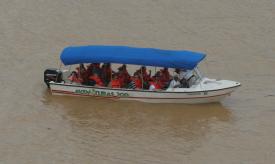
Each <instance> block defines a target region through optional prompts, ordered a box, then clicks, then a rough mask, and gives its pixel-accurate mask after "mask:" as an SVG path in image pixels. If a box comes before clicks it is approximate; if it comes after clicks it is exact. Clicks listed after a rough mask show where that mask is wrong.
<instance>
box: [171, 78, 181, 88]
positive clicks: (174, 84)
mask: <svg viewBox="0 0 275 164" xmlns="http://www.w3.org/2000/svg"><path fill="white" fill-rule="evenodd" d="M180 86H181V83H180V81H179V76H178V75H175V76H174V77H173V80H172V81H171V82H170V84H169V88H178V87H180Z"/></svg>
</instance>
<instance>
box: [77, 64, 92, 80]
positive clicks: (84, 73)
mask: <svg viewBox="0 0 275 164" xmlns="http://www.w3.org/2000/svg"><path fill="white" fill-rule="evenodd" d="M76 70H77V74H78V77H79V78H81V79H82V83H86V82H87V81H88V77H89V76H88V74H87V70H86V68H85V66H84V64H79V67H77V68H76Z"/></svg>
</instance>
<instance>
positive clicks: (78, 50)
mask: <svg viewBox="0 0 275 164" xmlns="http://www.w3.org/2000/svg"><path fill="white" fill-rule="evenodd" d="M205 56H206V55H205V54H204V53H201V52H193V51H187V50H162V49H156V48H138V47H128V46H107V45H93V46H71V47H67V48H65V49H64V50H63V51H62V53H61V55H60V59H61V61H62V63H63V65H64V66H71V65H78V64H83V63H84V64H87V63H112V64H130V65H138V66H153V67H162V68H170V69H171V68H172V69H182V70H191V71H192V74H193V75H192V76H193V77H194V80H193V83H192V84H191V85H190V86H189V87H184V88H180V87H177V88H169V87H168V88H166V89H162V90H148V89H130V88H112V87H107V86H106V87H102V86H97V85H95V86H90V85H84V84H80V83H72V82H70V81H69V80H68V75H69V74H70V73H71V72H72V71H71V70H70V69H61V67H60V68H59V69H47V70H45V72H44V81H45V83H46V84H47V86H48V87H49V89H50V91H51V93H52V94H53V95H70V96H82V97H98V98H107V99H112V100H135V101H141V102H148V103H186V104H196V103H210V102H219V101H221V100H222V99H223V98H225V97H227V96H229V95H230V94H231V93H232V92H233V91H235V90H236V89H237V88H238V87H240V86H241V84H240V83H239V82H236V81H230V80H216V79H209V78H207V77H204V76H203V75H202V74H201V73H200V71H199V69H198V67H197V65H198V64H199V63H200V62H201V61H202V60H203V59H204V58H205Z"/></svg>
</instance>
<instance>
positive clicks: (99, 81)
mask: <svg viewBox="0 0 275 164" xmlns="http://www.w3.org/2000/svg"><path fill="white" fill-rule="evenodd" d="M89 79H90V80H94V81H95V82H96V85H99V86H104V84H103V82H102V80H101V79H100V78H99V77H98V76H95V75H92V76H90V77H89Z"/></svg>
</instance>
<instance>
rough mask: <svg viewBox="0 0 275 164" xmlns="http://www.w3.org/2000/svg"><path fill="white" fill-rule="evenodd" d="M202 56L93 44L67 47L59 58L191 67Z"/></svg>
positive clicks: (69, 62) (66, 62)
mask: <svg viewBox="0 0 275 164" xmlns="http://www.w3.org/2000/svg"><path fill="white" fill-rule="evenodd" d="M204 57H205V54H203V53H199V52H192V51H186V50H161V49H156V48H137V47H128V46H105V45H95V46H76V47H67V48H65V49H64V50H63V52H62V53H61V56H60V59H61V60H62V62H63V63H64V65H72V64H80V63H119V64H135V65H145V66H156V67H167V68H183V69H193V68H194V67H196V66H197V64H198V63H199V62H200V61H201V60H203V59H204Z"/></svg>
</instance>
